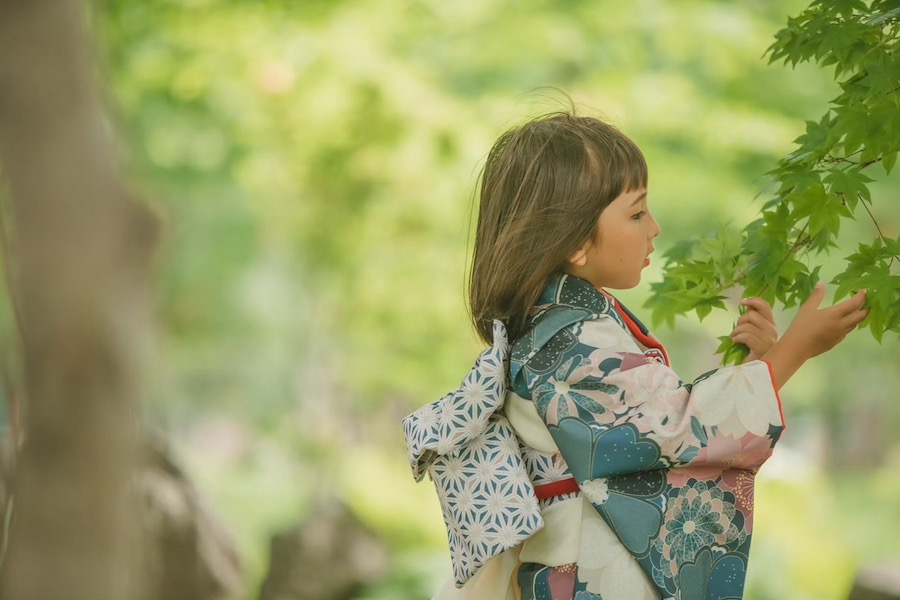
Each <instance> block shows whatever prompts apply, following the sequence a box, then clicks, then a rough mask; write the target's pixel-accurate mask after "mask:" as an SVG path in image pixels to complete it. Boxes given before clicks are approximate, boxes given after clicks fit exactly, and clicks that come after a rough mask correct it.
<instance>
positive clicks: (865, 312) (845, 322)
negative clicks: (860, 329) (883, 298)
mask: <svg viewBox="0 0 900 600" xmlns="http://www.w3.org/2000/svg"><path fill="white" fill-rule="evenodd" d="M868 316H869V309H867V308H864V309H862V310H857V311H855V312H852V313H850V314H848V315H846V316H844V317H843V318H842V319H841V326H842V327H844V328H845V329H850V330H852V329H853V328H854V327H856V326H857V325H859V324H860V323H862V322H863V321H865V320H866V317H868Z"/></svg>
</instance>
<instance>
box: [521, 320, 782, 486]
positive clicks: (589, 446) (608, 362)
mask: <svg viewBox="0 0 900 600" xmlns="http://www.w3.org/2000/svg"><path fill="white" fill-rule="evenodd" d="M623 334H624V331H623V330H622V328H621V326H619V325H618V324H617V323H616V322H615V321H614V320H613V319H611V318H609V317H606V316H601V317H600V318H598V319H594V320H590V321H582V322H580V323H576V324H574V325H570V326H568V327H567V328H565V329H563V330H560V331H559V333H557V334H556V336H555V337H554V338H553V340H551V342H550V343H548V344H546V345H545V346H544V347H543V348H541V349H539V350H538V351H537V353H536V354H535V355H534V356H533V357H531V358H530V360H529V361H528V363H527V364H526V365H525V368H524V369H523V370H522V372H521V375H522V378H524V381H522V378H520V381H519V382H518V383H519V385H520V386H521V385H522V384H523V383H524V386H525V387H526V388H527V389H525V390H522V391H523V392H526V393H527V394H528V396H530V397H531V398H532V400H533V401H534V403H535V405H536V406H537V409H538V413H539V415H540V416H541V418H542V419H543V420H544V422H545V423H546V424H547V427H548V428H549V430H550V433H551V435H552V436H553V438H554V441H555V442H556V444H557V446H558V447H559V450H560V452H561V454H562V455H563V458H565V460H566V462H567V463H568V465H569V468H570V470H571V472H572V474H573V476H574V477H575V478H576V480H577V481H578V482H584V481H587V480H592V479H596V478H606V477H615V476H619V475H624V474H629V473H636V472H641V471H649V470H659V469H670V468H673V467H675V468H677V467H686V466H690V467H718V468H738V469H749V470H753V471H755V470H756V469H757V468H758V467H759V466H760V465H761V464H762V463H763V462H764V461H765V460H766V459H767V458H768V456H769V455H770V454H771V449H772V446H773V445H774V443H775V441H776V440H777V439H778V436H779V435H780V432H781V430H782V429H783V427H784V422H783V418H782V412H781V401H780V399H779V397H778V392H777V388H776V387H775V386H774V385H773V380H772V376H771V370H770V368H769V365H767V364H766V363H765V362H762V361H753V362H750V363H747V364H745V365H740V366H734V367H724V368H720V369H716V370H714V371H710V372H708V373H705V374H704V375H702V376H700V377H699V378H697V379H696V380H695V381H694V382H693V383H685V382H683V381H682V380H681V379H680V378H679V377H678V375H677V374H676V373H675V371H673V370H672V369H671V368H670V367H668V366H667V365H665V364H662V363H660V362H657V361H656V360H654V359H652V358H649V357H647V356H645V355H644V354H643V353H641V352H640V350H639V348H638V347H637V346H636V345H635V344H634V343H633V342H631V343H629V340H628V339H627V338H625V337H624V336H625V335H627V334H624V335H623ZM513 385H514V387H515V386H516V382H514V383H513Z"/></svg>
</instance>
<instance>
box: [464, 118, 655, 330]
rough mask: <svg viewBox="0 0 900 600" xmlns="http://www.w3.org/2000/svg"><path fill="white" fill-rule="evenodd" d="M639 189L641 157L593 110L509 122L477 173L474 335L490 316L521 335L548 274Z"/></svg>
mask: <svg viewBox="0 0 900 600" xmlns="http://www.w3.org/2000/svg"><path fill="white" fill-rule="evenodd" d="M646 186H647V163H646V161H645V159H644V155H643V154H642V153H641V151H640V149H639V148H638V147H637V145H636V144H635V143H634V142H633V141H631V140H630V139H629V138H627V137H626V136H625V135H624V134H623V133H622V132H620V131H619V130H618V129H616V128H615V127H613V126H612V125H608V124H606V123H604V122H602V121H600V120H598V119H596V118H593V117H582V116H576V115H574V114H572V113H569V112H556V113H551V114H548V115H544V116H542V117H538V118H537V119H534V120H532V121H529V122H527V123H525V124H524V125H521V126H519V127H515V128H513V129H511V130H509V131H507V132H506V133H504V134H503V135H501V136H500V138H499V139H498V140H497V142H496V143H495V144H494V147H493V148H491V151H490V153H489V154H488V157H487V162H486V163H485V166H484V169H483V170H482V173H481V192H480V202H479V212H478V226H477V229H476V233H475V249H474V254H473V257H472V272H471V276H470V279H469V307H470V310H471V315H472V322H473V324H474V325H475V329H476V330H477V331H478V335H479V337H481V339H482V340H484V341H485V342H487V343H488V344H491V343H492V341H493V339H492V338H493V335H492V321H493V320H494V319H500V320H501V321H503V322H504V323H505V324H506V328H507V331H508V334H509V338H510V341H513V340H515V339H516V338H518V336H519V335H520V334H521V333H522V328H523V327H524V325H525V321H526V320H527V318H528V314H529V312H530V311H531V308H532V306H534V303H535V302H536V301H537V299H538V297H539V296H540V294H541V292H542V291H543V288H544V286H545V285H546V282H547V278H548V277H549V276H550V275H551V274H553V273H554V272H556V271H558V270H560V269H562V267H563V265H564V264H565V261H566V259H567V258H568V257H569V256H571V255H572V254H573V253H574V252H575V251H576V250H578V249H579V248H580V247H581V246H583V245H584V243H585V242H586V241H587V240H588V239H593V238H594V237H595V235H596V228H597V220H598V219H599V218H600V213H601V212H602V211H603V209H604V208H606V207H607V206H608V205H609V203H610V202H612V201H613V200H614V199H615V198H616V197H618V196H619V195H620V194H622V193H623V192H628V191H632V190H635V189H640V188H642V187H646Z"/></svg>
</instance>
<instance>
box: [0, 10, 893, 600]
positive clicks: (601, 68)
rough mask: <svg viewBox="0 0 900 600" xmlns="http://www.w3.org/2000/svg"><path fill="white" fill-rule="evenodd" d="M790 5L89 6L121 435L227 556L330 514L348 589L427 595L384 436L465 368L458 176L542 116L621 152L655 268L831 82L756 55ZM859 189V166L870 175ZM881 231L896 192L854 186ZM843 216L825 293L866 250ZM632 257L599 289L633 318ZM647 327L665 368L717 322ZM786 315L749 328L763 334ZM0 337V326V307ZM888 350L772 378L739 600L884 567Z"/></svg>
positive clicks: (443, 568) (741, 219)
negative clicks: (637, 149) (608, 291)
mask: <svg viewBox="0 0 900 600" xmlns="http://www.w3.org/2000/svg"><path fill="white" fill-rule="evenodd" d="M804 7H805V3H804V2H795V1H793V0H789V1H788V0H786V1H782V2H763V1H761V0H759V1H748V2H740V3H726V2H721V1H717V0H696V1H692V0H677V1H665V0H636V1H634V2H627V3H626V2H613V1H597V0H594V1H577V0H568V1H565V2H560V1H550V0H521V1H516V2H513V1H512V0H454V1H453V2H446V1H443V0H305V1H303V2H295V1H291V0H254V1H247V0H177V1H176V0H158V1H156V2H152V3H151V2H131V1H127V0H107V1H105V2H103V3H101V4H100V5H99V8H98V10H97V12H96V13H95V15H94V17H93V20H92V23H91V28H92V31H93V32H94V34H95V39H96V41H97V43H98V53H99V56H100V64H101V69H102V71H103V77H104V81H105V82H106V83H107V90H108V94H109V100H110V104H111V105H112V106H113V107H114V113H115V119H114V120H115V122H114V123H112V124H111V126H113V127H115V128H116V129H117V131H118V132H119V135H120V138H121V140H122V159H123V164H124V165H125V166H126V169H127V170H128V172H129V174H130V177H131V180H132V181H133V185H134V187H135V188H137V189H139V190H141V193H142V194H143V196H145V197H146V198H147V199H148V201H149V202H150V203H151V204H153V205H154V206H155V207H156V209H157V211H158V212H159V213H160V215H161V216H162V218H163V221H164V240H163V244H162V248H161V251H160V254H159V258H158V261H157V276H158V282H159V286H158V290H159V294H158V309H157V318H158V323H159V334H158V337H157V339H156V348H155V352H154V356H155V359H154V363H153V365H152V367H151V368H150V369H149V370H148V374H147V382H148V391H147V394H146V397H145V398H144V407H145V412H146V420H147V423H148V426H149V427H151V428H153V429H155V430H157V431H161V432H163V433H165V434H166V435H167V436H168V437H169V439H170V440H171V441H172V443H173V444H174V447H175V448H176V449H177V454H178V456H179V457H180V460H181V461H182V462H183V463H184V465H185V466H186V469H187V471H188V472H189V474H190V475H191V477H192V478H193V479H194V481H195V482H196V484H197V485H198V486H199V487H200V488H201V489H202V490H203V492H204V493H205V495H206V496H207V497H208V499H209V503H210V505H211V506H212V507H213V509H214V510H215V511H216V512H217V513H218V514H219V515H220V516H221V517H222V519H223V520H224V521H225V522H226V523H227V524H228V525H229V527H230V529H231V531H232V533H233V535H234V537H235V540H236V542H237V546H238V548H239V551H240V553H241V557H242V561H243V563H244V572H245V577H244V579H245V581H244V584H243V591H242V592H241V595H240V597H241V598H247V599H249V598H255V597H256V596H257V594H258V590H259V586H260V584H261V581H262V579H263V577H264V575H265V572H266V568H267V564H268V558H269V556H268V552H269V537H270V536H271V535H272V534H273V533H274V532H276V531H278V530H280V529H283V528H285V527H288V526H290V525H291V524H293V523H296V522H298V521H300V520H302V519H304V518H306V517H308V516H309V515H310V514H311V511H313V510H314V507H315V506H316V503H317V502H319V501H322V500H323V499H324V500H326V501H327V500H328V499H329V498H339V499H341V500H342V501H343V502H346V503H347V504H348V505H349V506H350V507H351V509H352V510H353V512H354V513H355V514H356V515H357V516H358V517H359V518H360V519H362V521H363V522H364V523H365V524H366V526H367V527H369V528H370V529H371V530H372V531H373V532H375V533H376V534H377V535H378V536H379V537H380V538H381V539H382V540H383V541H384V543H385V546H386V548H387V550H388V557H389V563H388V564H389V569H388V572H387V575H386V576H385V577H384V578H382V579H380V580H379V581H378V582H376V583H374V584H372V585H369V586H368V587H366V588H365V589H364V590H363V591H362V592H360V595H359V598H366V599H369V600H374V599H376V598H377V599H385V600H387V599H395V598H396V599H405V598H410V599H417V598H427V597H430V594H431V592H432V591H433V590H434V588H435V587H436V586H437V585H438V584H439V583H440V582H441V581H442V580H443V579H444V578H445V577H447V576H448V575H449V573H450V562H449V555H448V553H447V549H446V540H445V537H444V530H443V524H442V521H441V517H440V511H439V507H438V502H437V496H436V494H435V493H434V491H433V489H432V487H431V485H430V484H429V483H428V482H427V480H426V482H424V483H422V484H418V485H417V484H415V483H414V482H413V479H412V477H411V474H410V471H409V467H408V464H407V462H406V453H405V448H404V445H403V440H402V435H401V430H400V419H401V418H402V417H403V416H404V415H406V414H407V413H409V412H411V411H413V410H415V409H416V408H418V407H419V406H421V405H423V404H425V403H428V402H431V401H433V400H435V399H437V398H439V397H440V396H442V395H443V394H444V393H445V392H446V391H447V390H449V389H451V388H453V387H455V386H456V385H457V384H458V382H459V380H460V378H461V377H462V376H463V375H464V374H465V372H466V371H467V370H468V368H469V367H470V365H471V363H472V361H473V360H474V358H475V356H476V354H477V353H478V352H479V351H480V349H481V348H480V346H479V343H478V341H477V339H476V337H475V335H474V333H473V332H472V330H471V327H470V326H469V324H468V319H467V315H466V308H465V296H464V287H465V283H464V282H465V269H466V261H467V249H468V248H469V237H470V231H471V229H472V225H473V223H474V220H473V219H474V216H473V212H472V211H473V192H474V188H475V183H476V178H477V173H478V170H479V168H480V166H481V164H482V161H483V159H484V157H485V155H486V153H487V151H488V149H489V148H490V145H491V143H492V141H493V140H494V139H495V138H496V137H497V136H498V135H499V134H500V133H501V132H502V131H503V130H505V129H506V128H508V127H510V126H512V125H515V124H516V123H519V122H521V121H522V120H523V119H525V118H527V117H529V116H535V115H537V114H540V113H542V112H546V111H550V110H556V109H559V108H560V107H564V106H565V99H564V98H562V96H561V95H560V94H559V93H558V92H556V91H553V90H548V89H546V88H547V86H551V87H554V88H558V89H560V90H564V91H565V92H566V93H567V94H569V95H570V96H571V98H572V99H574V101H575V102H576V103H577V104H578V105H579V110H580V111H581V112H582V113H585V114H592V115H596V116H600V117H602V118H605V119H607V120H609V121H611V122H612V123H614V124H616V125H617V126H619V127H620V128H621V129H622V130H623V131H625V132H626V133H627V134H628V135H629V136H631V137H632V138H633V139H635V141H636V142H637V143H638V144H639V145H640V146H641V148H642V149H643V150H644V152H645V154H646V156H647V159H648V162H649V166H650V202H651V207H652V209H653V210H654V214H655V216H656V218H657V220H658V221H659V222H660V223H661V225H662V235H661V236H660V237H659V238H658V241H657V244H656V245H657V248H658V250H659V251H658V252H657V254H656V256H657V257H660V256H661V255H662V251H665V250H666V248H668V247H669V246H671V245H672V244H674V243H675V242H677V241H679V240H681V239H684V238H686V237H690V236H692V235H699V234H703V233H705V232H706V231H708V230H711V229H714V228H716V226H717V224H719V223H721V222H732V223H734V224H736V225H743V224H745V223H747V222H749V221H750V220H752V219H753V217H754V215H755V214H756V212H757V211H758V210H759V207H760V206H761V205H762V203H763V202H764V201H765V200H766V199H767V196H766V192H765V190H764V189H762V187H763V186H762V179H761V178H762V175H763V174H764V173H765V172H766V171H767V170H769V169H771V168H773V167H774V166H775V163H776V161H777V159H778V158H780V157H781V156H783V155H785V154H786V153H788V152H789V151H790V150H791V148H792V140H793V139H795V138H796V137H797V136H799V135H800V134H802V133H803V131H804V127H805V126H804V120H806V119H815V120H817V119H818V118H819V117H820V116H821V115H822V114H823V113H824V111H825V110H826V108H827V106H828V104H827V103H828V100H829V99H830V98H832V97H834V96H835V95H836V94H837V90H838V88H837V85H836V84H835V82H834V81H833V79H832V76H831V73H830V72H828V71H825V70H822V69H820V68H818V67H815V66H809V65H806V66H802V65H801V66H798V67H797V68H796V69H790V68H785V67H783V66H780V65H774V66H770V65H768V64H767V60H766V59H765V57H764V56H763V54H764V52H765V50H766V48H767V47H768V46H769V45H770V43H771V42H772V41H773V36H774V34H775V32H776V31H777V30H778V29H779V28H780V27H781V26H783V25H784V24H785V22H786V19H787V17H788V15H791V14H796V13H797V12H798V11H800V10H802V8H804ZM878 175H879V176H880V175H881V172H879V173H878ZM872 189H873V198H874V213H875V216H876V218H877V219H878V222H879V223H880V225H881V227H882V230H883V231H884V233H885V234H886V235H887V236H889V237H891V236H896V235H897V234H898V229H900V204H898V202H897V194H898V192H900V179H898V177H891V178H883V179H882V180H881V181H879V182H878V183H876V184H873V188H872ZM873 235H874V226H873V224H872V223H871V221H868V220H867V219H860V220H859V221H858V222H855V223H853V224H851V225H849V226H846V227H845V228H844V229H843V231H842V233H841V240H840V244H841V247H840V249H838V250H835V251H834V252H833V255H832V256H831V257H829V258H824V259H823V260H824V265H825V266H824V268H823V275H825V277H826V280H827V279H830V278H831V277H833V276H834V275H835V274H837V273H839V272H840V270H841V258H842V257H843V256H846V255H848V254H850V253H851V252H852V251H853V250H854V249H855V247H856V244H857V243H858V242H859V241H862V240H869V239H871V237H872V236H873ZM661 263H662V261H661V260H656V261H655V262H654V264H653V265H651V267H650V268H648V269H647V270H645V280H644V283H642V285H641V286H639V287H638V288H636V289H634V290H629V291H627V292H622V293H621V294H620V298H621V299H622V300H623V302H625V303H626V304H627V305H629V306H630V307H631V308H632V310H634V311H635V312H637V313H638V314H639V315H641V314H647V312H646V311H642V310H641V305H642V303H643V302H644V300H645V299H646V297H647V295H648V290H649V286H648V281H655V280H658V279H659V278H660V277H661ZM731 306H732V307H733V308H732V311H731V313H730V314H725V313H723V312H718V313H714V314H713V315H711V316H710V317H708V318H707V319H705V320H704V321H703V322H702V323H700V322H698V321H697V320H696V319H694V318H687V317H686V318H682V319H679V321H678V323H677V327H676V329H675V330H670V329H657V330H656V331H655V333H656V335H657V336H658V337H659V338H661V339H662V340H663V342H664V343H665V344H666V345H667V347H668V349H669V353H670V355H671V356H672V358H673V363H674V366H675V368H676V370H677V371H678V372H679V373H680V374H681V376H682V378H683V379H686V380H691V379H693V378H694V377H695V376H697V375H699V374H700V373H702V372H703V371H705V370H708V369H710V368H713V367H715V366H716V365H717V357H715V356H714V355H713V350H714V349H715V347H716V345H717V343H716V341H715V337H716V336H718V335H724V334H726V333H728V332H730V330H731V326H732V323H733V321H734V319H735V318H736V315H737V310H736V308H734V305H733V304H732V305H731ZM790 316H791V313H790V312H789V313H788V314H782V313H779V315H778V318H779V322H780V324H781V325H782V328H783V327H784V326H786V325H787V323H789V322H790ZM3 319H4V320H3V324H4V335H6V336H7V339H9V336H11V320H10V318H9V311H8V307H5V308H4V317H3ZM898 350H900V345H898V341H897V339H896V338H894V337H888V338H887V339H886V340H885V341H884V343H882V344H878V343H876V342H875V341H874V340H873V339H872V338H871V336H870V335H869V333H868V332H867V331H861V332H857V333H855V334H853V335H852V336H850V337H849V338H848V339H847V341H846V342H845V343H843V344H842V345H841V346H839V347H838V349H836V350H834V351H833V352H831V353H830V354H828V355H825V356H822V357H819V358H817V359H815V360H814V361H812V362H811V363H808V364H807V366H805V367H804V368H803V370H802V371H801V372H800V373H799V374H798V375H797V376H796V377H795V378H794V379H792V380H791V382H790V383H789V384H788V385H787V386H786V387H785V388H784V389H783V391H782V397H783V399H784V404H785V409H786V416H787V420H788V430H787V432H786V434H785V436H784V437H783V438H782V441H781V443H780V444H779V446H778V448H777V449H776V452H775V456H774V457H773V458H772V460H771V461H770V463H768V464H767V465H766V467H765V468H764V469H763V470H762V472H761V476H760V478H759V485H758V489H757V492H756V504H757V511H758V512H757V518H756V520H755V523H756V528H755V529H756V530H755V532H754V534H755V535H754V537H755V541H754V550H753V557H752V558H753V559H752V560H751V563H750V572H749V576H748V592H747V597H748V598H749V599H751V600H768V599H776V598H777V599H782V598H792V599H795V600H803V599H806V598H810V599H812V598H816V599H819V600H824V599H835V600H836V599H838V598H844V597H846V595H847V591H848V589H849V586H850V584H851V582H852V580H853V577H854V574H855V573H856V572H857V570H858V569H859V568H860V567H862V566H864V565H868V564H873V563H882V562H889V561H894V562H897V561H900V433H898V431H900V402H898V392H897V390H898V386H900V368H898V367H900V352H898Z"/></svg>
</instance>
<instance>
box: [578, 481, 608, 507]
mask: <svg viewBox="0 0 900 600" xmlns="http://www.w3.org/2000/svg"><path fill="white" fill-rule="evenodd" d="M578 487H580V488H581V492H582V493H583V494H584V497H585V498H587V499H588V500H589V501H590V503H591V504H596V505H600V504H603V503H604V502H606V499H607V498H609V486H608V485H607V484H606V478H605V477H598V478H597V479H588V480H585V481H582V482H581V483H580V484H578Z"/></svg>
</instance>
